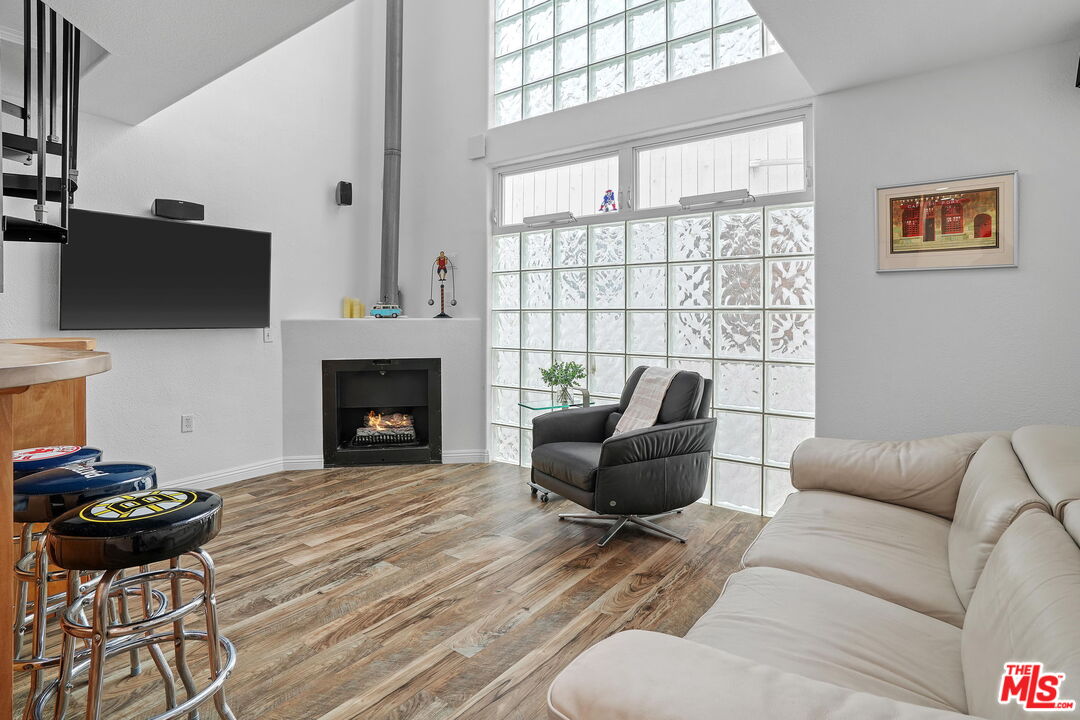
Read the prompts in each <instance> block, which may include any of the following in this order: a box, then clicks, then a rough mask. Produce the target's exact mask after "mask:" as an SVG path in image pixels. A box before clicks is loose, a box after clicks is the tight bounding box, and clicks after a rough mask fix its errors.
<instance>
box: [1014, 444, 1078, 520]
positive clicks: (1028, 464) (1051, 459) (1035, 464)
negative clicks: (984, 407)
mask: <svg viewBox="0 0 1080 720" xmlns="http://www.w3.org/2000/svg"><path fill="white" fill-rule="evenodd" d="M1012 443H1013V450H1015V451H1016V456H1017V457H1018V458H1020V462H1022V463H1023V464H1024V470H1026V471H1027V475H1028V479H1029V480H1031V484H1032V485H1034V486H1035V489H1036V490H1038V491H1039V494H1040V495H1042V496H1043V497H1044V498H1046V501H1047V502H1048V503H1049V504H1050V507H1051V508H1052V509H1053V512H1054V515H1055V516H1056V517H1057V518H1058V519H1059V520H1060V519H1061V513H1062V511H1063V510H1064V509H1065V506H1066V505H1067V504H1069V503H1070V502H1072V501H1073V500H1077V499H1080V427H1069V426H1065V425H1028V426H1027V427H1022V428H1020V429H1019V430H1017V431H1016V432H1014V433H1013V436H1012Z"/></svg>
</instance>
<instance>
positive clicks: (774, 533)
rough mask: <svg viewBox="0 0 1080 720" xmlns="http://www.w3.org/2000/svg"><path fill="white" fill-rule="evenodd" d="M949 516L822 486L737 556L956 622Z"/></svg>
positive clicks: (794, 501) (791, 503) (797, 499)
mask: <svg viewBox="0 0 1080 720" xmlns="http://www.w3.org/2000/svg"><path fill="white" fill-rule="evenodd" d="M949 525H950V523H949V521H948V520H945V519H943V518H940V517H937V516H936V515H931V514H929V513H924V512H920V511H918V510H912V509H910V508H905V507H899V506H897V505H890V504H888V503H883V502H878V501H876V500H867V499H866V498H861V497H856V496H854V495H845V494H843V493H836V492H831V491H828V490H804V491H801V492H797V493H793V494H792V495H789V496H788V499H787V501H786V502H785V503H784V506H783V507H782V508H780V511H779V512H778V513H777V514H776V517H774V518H773V519H772V520H770V521H769V524H768V525H766V526H765V528H764V529H763V530H762V531H761V534H760V535H758V537H757V539H756V540H755V541H754V543H753V544H752V545H751V546H750V547H749V548H748V549H747V551H746V554H745V555H743V565H745V566H747V567H757V566H765V567H774V568H782V569H784V570H792V571H794V572H800V573H803V574H806V575H813V576H814V577H819V578H822V579H824V580H831V581H832V582H835V583H839V584H841V585H846V586H848V587H851V588H855V589H856V590H861V591H863V592H866V593H869V594H871V595H876V596H877V597H879V598H882V599H885V600H889V601H890V602H894V603H897V604H899V605H903V606H904V607H908V608H911V609H912V610H917V611H918V612H921V613H923V614H926V615H930V616H932V617H935V618H938V619H940V620H945V621H946V622H949V623H952V624H953V625H957V626H959V625H962V624H963V621H964V606H963V605H962V604H961V603H960V598H959V597H958V596H957V594H956V589H955V588H954V587H953V582H952V577H951V576H950V574H949V559H948V538H949Z"/></svg>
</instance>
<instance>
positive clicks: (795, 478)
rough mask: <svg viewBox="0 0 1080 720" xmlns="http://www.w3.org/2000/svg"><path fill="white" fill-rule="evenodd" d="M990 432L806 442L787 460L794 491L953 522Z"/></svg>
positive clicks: (818, 439) (824, 439)
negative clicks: (877, 503)
mask: <svg viewBox="0 0 1080 720" xmlns="http://www.w3.org/2000/svg"><path fill="white" fill-rule="evenodd" d="M994 434H995V433H988V432H982V433H962V434H959V435H942V436H939V437H930V438H921V439H919V440H904V441H890V442H884V441H871V440H840V439H836V438H810V439H808V440H804V441H803V442H801V443H799V445H798V447H796V448H795V452H794V455H793V457H792V460H791V483H792V484H793V485H794V486H795V487H796V488H798V489H799V490H834V491H836V492H842V493H847V494H849V495H857V496H859V497H865V498H871V499H873V500H881V501H882V502H887V503H890V504H892V505H902V506H903V507H909V508H912V509H914V510H922V511H924V512H928V513H933V514H934V515H940V516H941V517H943V518H948V519H950V520H951V519H952V516H953V512H955V510H956V494H957V492H959V490H960V482H961V481H962V480H963V478H964V473H965V472H967V466H968V463H969V462H970V461H971V458H972V456H973V455H974V454H975V452H976V451H977V450H978V449H979V448H980V447H981V446H982V444H983V443H984V442H986V439H987V438H989V437H990V436H992V435H994Z"/></svg>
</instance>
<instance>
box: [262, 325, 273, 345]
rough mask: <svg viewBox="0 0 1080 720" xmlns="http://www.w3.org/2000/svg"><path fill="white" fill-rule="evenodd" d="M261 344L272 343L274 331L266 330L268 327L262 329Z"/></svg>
mask: <svg viewBox="0 0 1080 720" xmlns="http://www.w3.org/2000/svg"><path fill="white" fill-rule="evenodd" d="M263 342H265V343H271V342H274V330H273V328H268V327H264V328H263Z"/></svg>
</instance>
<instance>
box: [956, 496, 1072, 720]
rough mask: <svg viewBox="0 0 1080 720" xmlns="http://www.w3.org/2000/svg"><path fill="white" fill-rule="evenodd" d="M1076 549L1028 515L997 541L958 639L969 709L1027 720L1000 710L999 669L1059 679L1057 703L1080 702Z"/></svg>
mask: <svg viewBox="0 0 1080 720" xmlns="http://www.w3.org/2000/svg"><path fill="white" fill-rule="evenodd" d="M1078 618H1080V548H1078V547H1077V545H1076V542H1075V541H1073V539H1072V538H1071V537H1070V536H1069V534H1068V533H1067V532H1066V531H1065V529H1064V528H1063V527H1062V526H1061V524H1060V523H1058V522H1057V521H1056V520H1054V518H1053V517H1051V516H1050V515H1048V514H1047V513H1041V512H1028V513H1024V514H1023V515H1021V516H1020V517H1018V518H1017V519H1016V520H1015V521H1014V522H1013V524H1012V525H1010V526H1009V528H1008V529H1007V530H1006V531H1005V532H1004V533H1003V534H1002V536H1001V539H1000V540H999V541H998V543H997V546H996V547H995V548H994V551H993V552H992V553H991V554H990V559H989V560H988V561H987V563H986V568H985V569H984V570H983V573H982V577H981V578H979V584H978V585H976V586H975V593H974V594H973V595H972V596H971V605H970V607H969V608H968V614H967V620H966V621H965V623H964V629H963V632H962V637H961V656H962V660H963V666H964V680H965V684H966V686H967V703H968V709H969V710H970V712H971V713H972V714H973V715H978V716H980V717H986V718H992V719H995V720H996V719H997V718H1014V717H1017V718H1018V717H1032V716H1033V715H1035V713H1028V712H1025V711H1023V710H1022V709H1021V708H1020V706H1019V705H1017V704H1015V703H1011V704H1008V705H1001V704H999V703H998V692H999V689H1000V684H1001V675H1002V671H1003V669H1004V665H1005V663H1009V662H1041V663H1042V664H1043V667H1044V672H1046V673H1065V678H1066V679H1065V683H1064V685H1063V686H1062V688H1061V689H1062V698H1061V699H1072V700H1080V622H1077V619H1078Z"/></svg>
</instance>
